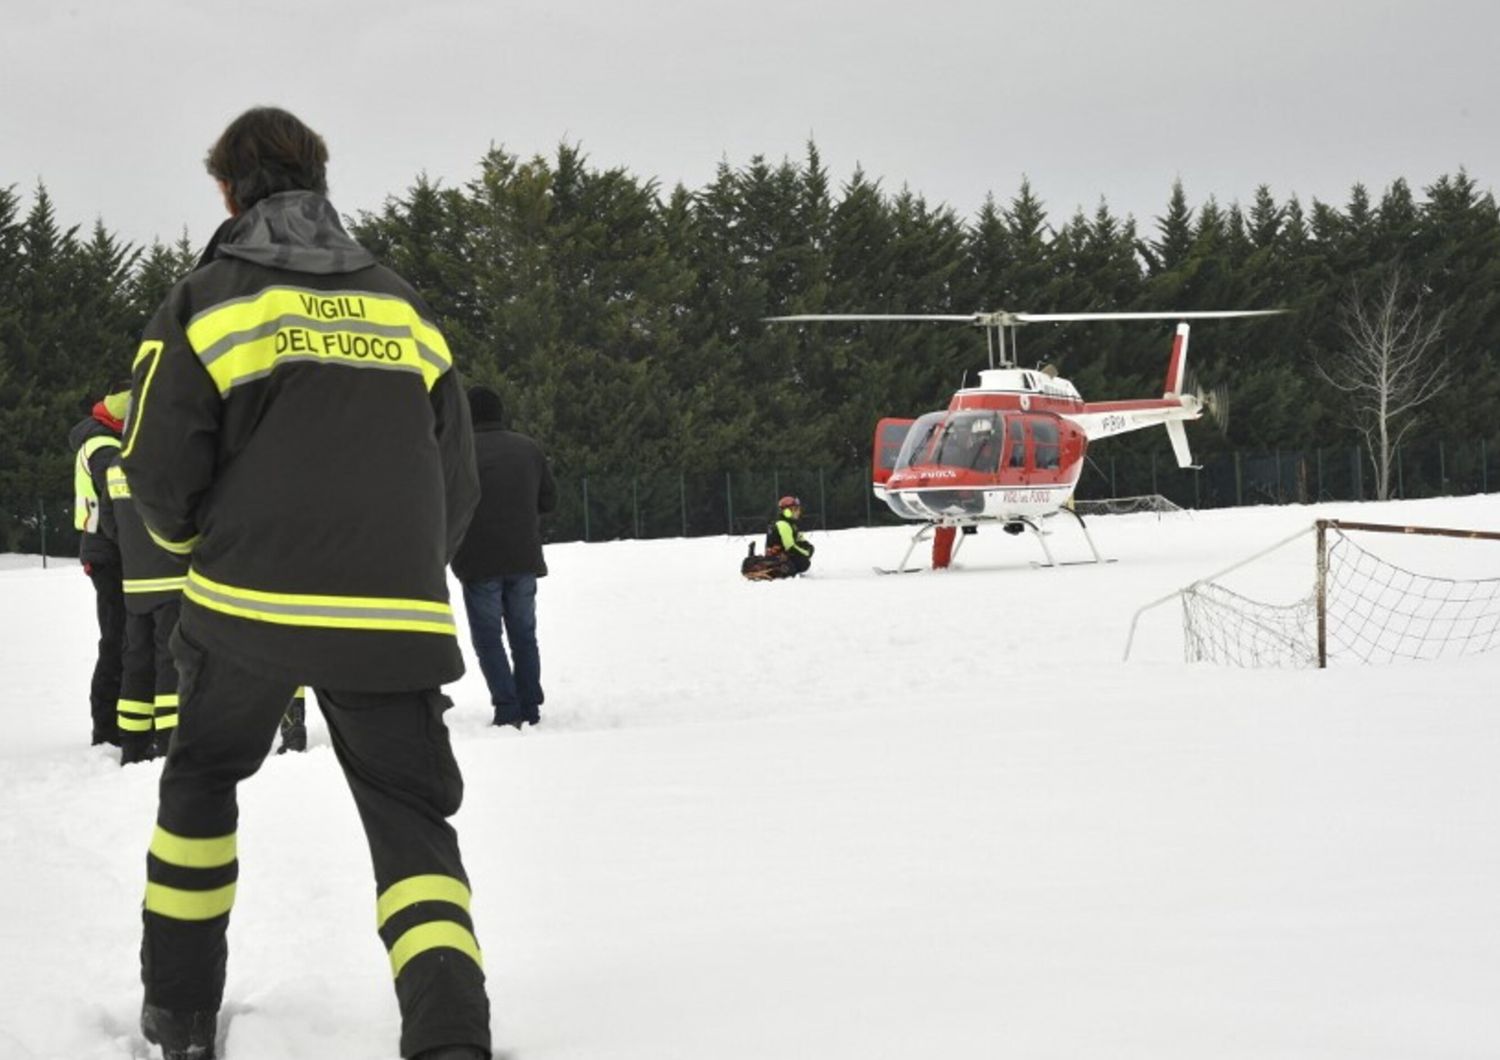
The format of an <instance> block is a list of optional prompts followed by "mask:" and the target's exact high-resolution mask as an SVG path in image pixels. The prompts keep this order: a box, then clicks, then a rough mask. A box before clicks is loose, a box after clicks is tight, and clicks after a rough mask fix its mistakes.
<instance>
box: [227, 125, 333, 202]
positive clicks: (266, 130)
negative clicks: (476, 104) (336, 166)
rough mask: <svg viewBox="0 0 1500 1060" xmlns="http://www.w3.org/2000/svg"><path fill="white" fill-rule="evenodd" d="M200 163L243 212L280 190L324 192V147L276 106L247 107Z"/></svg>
mask: <svg viewBox="0 0 1500 1060" xmlns="http://www.w3.org/2000/svg"><path fill="white" fill-rule="evenodd" d="M203 164H204V165H205V166H206V167H207V169H208V173H209V176H211V177H213V178H214V179H216V180H222V181H224V182H225V183H227V184H228V185H229V194H230V196H231V197H232V198H233V199H234V204H235V206H237V207H238V208H239V209H240V210H241V211H242V212H243V211H245V210H248V209H250V207H252V206H254V205H255V204H256V203H258V202H260V200H262V199H264V198H265V197H266V196H267V195H275V194H276V193H277V192H279V191H315V192H317V193H318V194H319V195H326V194H328V145H327V144H325V143H324V142H323V138H322V137H321V136H319V135H318V134H317V133H315V132H313V131H312V130H311V129H309V128H308V127H307V126H306V125H304V124H303V123H302V121H301V119H299V118H298V117H297V116H296V115H295V114H291V113H289V112H288V111H284V110H282V109H281V108H280V107H252V108H250V109H249V110H247V111H245V113H243V114H241V115H240V116H239V117H238V118H236V119H234V121H232V122H230V123H229V127H228V128H227V129H225V130H224V132H223V133H222V134H220V136H219V139H218V140H217V141H215V143H214V145H213V147H211V148H209V150H208V157H207V158H205V159H204V160H203Z"/></svg>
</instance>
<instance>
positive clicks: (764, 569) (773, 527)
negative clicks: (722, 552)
mask: <svg viewBox="0 0 1500 1060" xmlns="http://www.w3.org/2000/svg"><path fill="white" fill-rule="evenodd" d="M801 519H802V499H801V498H800V497H794V496H791V495H790V494H788V495H787V496H785V497H782V498H781V499H780V500H779V501H777V502H776V514H775V516H774V517H772V519H771V522H770V524H769V525H768V526H767V527H766V551H765V555H762V556H757V555H756V554H755V545H754V544H753V543H752V544H751V546H750V554H749V555H747V556H746V557H745V559H744V562H742V563H741V564H740V573H741V574H743V575H744V576H745V577H746V578H749V579H750V580H751V581H774V580H776V579H777V578H794V577H796V576H797V575H799V574H806V573H807V571H808V569H809V568H810V567H811V566H812V557H813V543H812V542H811V541H809V540H808V539H807V538H806V537H804V536H803V535H802V527H801V526H800V525H799V524H800V522H801Z"/></svg>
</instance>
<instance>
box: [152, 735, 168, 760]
mask: <svg viewBox="0 0 1500 1060" xmlns="http://www.w3.org/2000/svg"><path fill="white" fill-rule="evenodd" d="M171 746H172V730H171V729H157V730H156V731H154V732H153V733H152V734H151V757H152V758H165V757H166V756H167V748H169V747H171Z"/></svg>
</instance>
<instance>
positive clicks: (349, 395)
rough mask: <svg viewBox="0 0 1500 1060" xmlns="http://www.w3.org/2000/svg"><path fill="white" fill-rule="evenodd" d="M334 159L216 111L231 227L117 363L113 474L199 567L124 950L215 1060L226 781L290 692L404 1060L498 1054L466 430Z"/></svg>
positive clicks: (228, 832)
mask: <svg viewBox="0 0 1500 1060" xmlns="http://www.w3.org/2000/svg"><path fill="white" fill-rule="evenodd" d="M327 158H328V154H327V149H326V147H325V146H324V144H323V141H322V139H321V138H320V137H319V136H318V135H317V134H316V133H314V132H313V131H312V130H311V129H309V128H307V126H305V125H303V124H302V122H300V121H299V120H298V119H297V118H296V117H294V116H293V115H291V114H288V113H286V112H285V111H282V110H278V109H275V108H256V109H253V110H250V111H247V112H246V113H244V114H243V115H241V116H240V117H239V118H237V119H236V120H235V121H234V122H232V123H231V124H230V125H229V127H228V128H227V129H226V130H225V131H224V133H223V135H222V136H221V137H220V138H219V140H218V142H217V143H216V144H215V145H214V147H213V149H212V150H211V151H210V153H209V156H208V159H207V164H208V170H209V173H210V174H211V175H212V176H213V177H214V178H215V179H216V180H217V181H218V183H219V187H220V190H221V191H222V192H223V194H224V198H225V203H226V205H227V207H228V209H229V212H230V215H231V219H230V220H229V221H227V222H225V224H224V226H223V227H221V228H220V230H219V232H218V233H217V234H216V235H215V238H214V241H213V243H212V250H211V252H210V254H209V255H207V258H208V259H209V260H208V261H207V263H206V264H204V265H203V266H202V267H201V268H198V269H196V270H195V271H193V272H192V273H190V274H189V275H188V276H187V277H186V278H185V279H184V280H182V281H181V282H180V283H178V285H177V286H176V287H174V288H173V289H172V291H171V293H170V294H169V295H168V296H167V299H166V302H165V303H164V304H163V305H162V307H161V308H160V309H159V310H158V311H157V313H156V315H155V317H154V318H153V319H152V321H151V323H150V324H149V325H148V327H147V329H146V334H145V336H144V341H143V342H142V343H141V347H140V350H139V351H138V352H137V354H136V358H135V364H134V379H135V397H136V403H135V409H134V412H133V414H132V417H131V421H130V424H129V427H128V429H127V431H126V434H125V447H124V451H123V465H124V468H125V474H126V477H127V479H128V480H129V482H130V488H131V493H132V494H133V496H134V499H135V503H136V507H137V509H138V510H139V512H140V514H141V516H142V517H143V518H144V520H145V522H146V525H147V526H148V527H149V528H150V531H151V533H152V536H153V537H154V538H155V539H156V540H157V543H158V544H160V545H161V546H162V547H164V548H166V549H167V550H169V551H172V552H176V553H178V554H181V555H185V556H190V557H191V565H190V567H189V569H188V573H187V584H186V587H185V588H184V590H183V602H182V614H181V619H180V621H179V623H178V631H177V636H176V637H175V638H174V639H173V650H174V652H175V654H176V657H177V663H178V669H179V671H180V675H181V682H182V685H181V687H182V702H181V708H180V713H179V719H178V727H177V730H176V733H175V735H174V736H173V738H172V744H171V748H170V750H169V751H168V753H167V759H166V764H165V766H164V768H163V771H162V778H161V788H160V800H159V804H158V809H157V827H156V832H155V835H154V837H153V839H152V842H151V847H150V854H149V857H148V859H147V890H146V901H145V912H144V914H143V917H144V928H145V938H144V941H143V944H142V949H141V959H142V978H143V980H144V983H145V988H146V997H145V1006H144V1008H143V1011H142V1029H143V1031H144V1032H145V1035H146V1037H147V1038H148V1039H149V1040H151V1041H154V1042H158V1043H160V1044H162V1046H163V1052H164V1055H165V1056H166V1057H168V1058H171V1057H179V1056H180V1057H194V1058H197V1057H200V1056H211V1055H212V1050H213V1039H214V1026H215V1022H216V1012H217V1010H218V1008H219V1005H220V1002H221V1000H222V995H223V988H224V976H225V960H226V946H225V929H226V927H227V923H228V919H229V912H230V908H231V906H232V905H233V901H234V889H235V879H236V877H237V875H238V862H237V859H236V852H235V851H236V846H235V824H236V817H237V810H236V801H235V789H236V785H237V784H238V782H239V781H240V780H242V779H244V778H245V777H248V776H249V775H250V774H252V773H254V772H255V771H256V770H257V769H258V768H259V767H260V764H261V762H262V761H263V759H264V757H265V756H266V754H267V753H268V752H269V750H270V745H271V742H272V738H273V737H274V735H275V733H276V729H277V725H278V723H279V721H280V719H281V716H282V713H283V711H284V710H285V709H286V705H287V701H288V700H289V699H290V697H291V695H292V692H293V689H294V688H295V687H296V686H297V685H299V684H302V683H306V684H308V685H310V686H312V687H313V688H314V690H315V691H316V692H317V695H318V700H319V704H320V706H321V707H322V709H323V713H324V716H325V717H326V719H327V722H328V729H329V734H330V736H331V738H332V742H333V747H334V751H335V753H336V755H337V757H338V761H339V764H340V765H341V766H342V767H343V769H344V773H345V775H346V777H347V779H348V782H349V785H350V788H351V790H352V791H353V794H354V798H355V802H356V804H357V806H358V809H359V813H360V818H361V820H362V821H363V823H364V827H365V832H366V835H367V838H368V840H369V845H370V850H371V856H372V859H373V862H374V870H375V885H376V895H377V901H376V912H377V922H378V925H379V932H380V936H381V938H382V940H383V941H384V942H385V945H386V947H387V949H388V951H389V954H390V961H391V970H392V973H393V975H394V977H395V989H396V996H397V1000H398V1002H399V1004H400V1008H401V1016H402V1031H401V1043H400V1048H401V1055H402V1056H403V1057H422V1058H424V1060H429V1058H430V1060H437V1058H443V1060H459V1058H470V1057H472V1058H482V1057H488V1056H489V1048H490V1036H489V1002H488V999H487V997H486V994H485V988H484V973H483V971H482V967H481V957H480V950H479V945H478V942H477V941H476V938H475V934H474V928H473V924H472V922H471V920H470V917H469V883H468V878H467V876H466V875H465V873H464V868H463V863H462V860H461V858H460V856H459V849H458V840H457V836H456V834H455V833H454V831H453V829H452V827H451V826H450V825H449V824H448V822H447V820H446V818H448V817H449V816H451V815H452V814H453V813H454V812H455V811H456V810H457V809H458V806H459V802H460V800H461V798H462V793H463V780H462V777H461V776H460V774H459V770H458V765H457V762H456V761H455V759H454V756H453V751H452V748H451V746H450V744H449V738H448V731H447V728H446V727H445V726H444V724H443V718H442V715H443V712H444V711H445V710H446V709H447V708H448V707H449V706H450V705H451V704H450V701H449V700H448V699H447V698H446V697H445V696H443V695H442V693H441V692H440V691H439V686H440V685H442V684H443V683H445V682H448V681H453V680H455V679H457V678H458V677H459V676H460V675H461V674H462V673H463V660H462V656H461V654H460V652H459V646H458V640H457V638H456V635H455V629H454V619H453V611H452V609H451V608H450V606H449V603H448V588H447V581H446V577H445V572H444V567H445V565H446V563H447V562H448V560H449V558H450V557H451V556H452V555H453V553H454V551H455V549H456V548H457V546H458V542H459V541H460V540H461V539H462V537H463V533H464V530H465V527H466V526H467V525H468V521H469V518H470V515H471V513H472V511H473V509H474V505H475V503H476V501H477V499H478V482H477V476H476V472H475V467H474V440H473V432H472V429H471V427H470V422H469V413H468V408H467V405H466V403H465V400H464V392H463V387H462V385H461V382H460V380H459V378H458V373H457V372H456V371H455V370H454V367H453V360H452V355H451V353H450V352H449V350H448V346H447V343H446V342H445V341H444V340H443V336H442V335H441V334H440V333H439V332H438V330H437V329H436V328H435V327H434V326H433V324H432V316H431V314H430V312H429V311H428V310H427V308H426V307H425V306H424V305H423V303H422V301H421V299H420V298H419V297H418V296H417V294H416V293H415V292H414V291H413V290H412V288H411V287H410V286H409V285H408V284H407V283H405V282H404V281H403V280H402V279H401V278H400V277H398V276H397V275H396V274H395V273H393V272H391V271H390V270H389V269H387V268H385V267H383V266H381V265H379V264H377V263H376V261H375V259H374V258H373V257H372V256H371V254H370V253H369V252H368V251H366V250H365V249H364V248H363V247H361V246H360V245H359V244H357V243H356V242H354V240H353V239H351V238H350V237H349V236H348V235H347V234H346V233H345V232H344V230H343V227H342V225H341V224H340V222H339V218H338V214H337V212H335V210H334V208H333V207H332V206H331V205H330V204H329V202H328V200H327V199H326V198H325V194H326V187H327V185H326V178H325V164H326V161H327Z"/></svg>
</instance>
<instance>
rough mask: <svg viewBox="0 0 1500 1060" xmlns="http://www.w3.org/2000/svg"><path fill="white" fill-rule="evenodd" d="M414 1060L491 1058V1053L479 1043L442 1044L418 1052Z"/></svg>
mask: <svg viewBox="0 0 1500 1060" xmlns="http://www.w3.org/2000/svg"><path fill="white" fill-rule="evenodd" d="M412 1060H490V1054H489V1053H487V1052H485V1051H484V1050H483V1049H481V1048H479V1047H478V1046H477V1045H440V1046H438V1047H437V1048H436V1049H428V1050H427V1051H426V1052H425V1053H418V1054H417V1055H416V1056H415V1057H413V1058H412Z"/></svg>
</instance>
